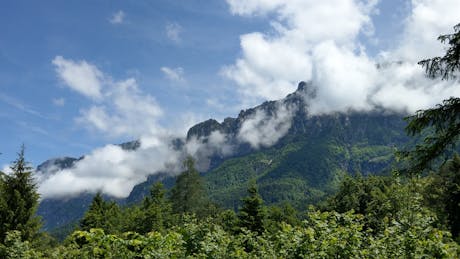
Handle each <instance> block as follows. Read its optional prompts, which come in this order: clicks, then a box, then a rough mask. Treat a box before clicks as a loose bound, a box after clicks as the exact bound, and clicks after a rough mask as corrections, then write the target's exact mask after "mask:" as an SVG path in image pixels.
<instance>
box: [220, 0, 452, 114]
mask: <svg viewBox="0 0 460 259" xmlns="http://www.w3.org/2000/svg"><path fill="white" fill-rule="evenodd" d="M227 3H228V4H229V6H230V10H231V12H232V13H233V14H235V15H244V16H249V17H251V16H257V15H265V17H266V18H268V19H270V24H271V26H272V31H271V32H264V33H262V32H253V33H249V34H245V35H242V36H241V53H242V54H241V57H239V58H238V59H237V60H236V61H235V63H234V64H233V65H230V66H225V67H224V68H223V69H222V74H223V75H224V76H226V77H227V78H229V79H231V80H233V81H234V82H235V83H236V84H237V86H238V91H239V93H240V94H241V98H242V99H243V103H252V104H254V103H258V102H260V101H261V100H267V99H279V98H283V97H284V96H286V95H287V94H288V93H290V92H292V91H294V90H295V86H296V84H297V82H299V81H311V82H312V83H313V86H314V87H316V98H314V99H313V100H309V101H308V102H309V103H310V105H309V111H310V113H311V114H318V113H329V112H335V111H348V110H360V111H367V110H371V109H374V108H375V107H376V106H378V107H384V108H387V109H391V110H397V111H408V112H414V111H415V110H417V109H423V108H428V107H430V106H432V105H434V104H436V103H439V102H441V101H442V100H443V99H445V98H448V97H450V96H451V95H456V94H457V93H458V91H459V88H460V86H459V85H458V83H455V82H441V81H439V80H435V81H432V80H429V79H426V78H425V77H424V73H423V69H422V68H421V67H420V66H419V65H417V64H416V62H417V61H418V60H420V59H422V58H425V57H432V56H434V55H442V53H443V51H444V50H445V49H443V46H442V45H441V44H440V43H439V42H438V41H437V40H436V38H437V36H438V35H440V34H443V33H449V32H452V27H453V26H454V25H455V24H457V23H458V22H459V20H458V17H459V16H458V14H457V13H458V11H457V10H460V2H459V1H456V0H413V1H412V5H411V6H412V11H411V12H410V15H409V16H408V17H407V20H406V21H405V23H404V24H405V29H404V30H403V35H402V36H401V37H400V39H402V40H401V42H400V44H399V46H398V47H397V48H395V49H390V50H384V51H382V53H381V55H379V56H378V57H377V58H373V57H370V56H368V54H367V53H366V50H365V48H364V47H363V46H362V44H361V43H360V41H359V39H360V37H358V36H360V35H364V36H368V37H373V36H372V35H373V30H374V27H373V24H372V15H373V14H374V13H377V12H378V5H377V4H378V3H377V1H372V0H369V1H366V0H324V1H320V2H318V1H313V0H293V1H281V0H253V1H244V0H227ZM395 38H397V37H395ZM395 61H402V63H394V62H395ZM377 64H380V67H379V68H377ZM391 96H393V98H391Z"/></svg>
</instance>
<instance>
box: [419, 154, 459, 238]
mask: <svg viewBox="0 0 460 259" xmlns="http://www.w3.org/2000/svg"><path fill="white" fill-rule="evenodd" d="M430 178H431V182H429V184H428V186H427V188H426V191H425V198H426V200H427V202H428V206H429V207H430V208H432V209H433V210H434V211H436V212H437V215H438V217H439V218H440V219H441V220H444V221H446V222H445V224H446V225H447V226H448V228H449V229H450V231H451V232H452V235H453V236H454V237H459V236H460V156H459V155H458V154H455V155H454V157H453V158H452V159H451V160H449V161H447V162H446V163H445V164H444V165H443V166H442V167H441V168H440V170H439V172H438V173H436V174H433V175H431V176H430Z"/></svg>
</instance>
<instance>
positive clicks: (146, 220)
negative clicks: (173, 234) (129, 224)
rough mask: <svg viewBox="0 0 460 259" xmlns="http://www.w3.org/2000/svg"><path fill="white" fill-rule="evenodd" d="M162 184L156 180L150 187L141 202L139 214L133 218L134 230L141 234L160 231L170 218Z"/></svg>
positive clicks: (169, 208) (169, 209)
mask: <svg viewBox="0 0 460 259" xmlns="http://www.w3.org/2000/svg"><path fill="white" fill-rule="evenodd" d="M165 193H166V191H165V189H164V187H163V184H162V183H160V182H157V183H156V184H154V185H152V187H151V189H150V196H148V197H146V198H145V199H144V201H143V202H142V206H141V211H140V216H139V217H137V218H136V219H135V221H136V226H135V231H136V232H139V233H141V234H145V233H148V232H150V231H152V230H155V231H160V230H162V229H163V228H165V227H166V226H167V225H168V224H169V223H170V222H169V221H170V220H171V212H172V211H171V204H170V203H169V201H168V200H167V199H166V197H165Z"/></svg>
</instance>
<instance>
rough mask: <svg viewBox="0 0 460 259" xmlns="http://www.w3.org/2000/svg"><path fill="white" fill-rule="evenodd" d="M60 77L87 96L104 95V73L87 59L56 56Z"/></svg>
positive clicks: (56, 65) (98, 96)
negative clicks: (102, 91)
mask: <svg viewBox="0 0 460 259" xmlns="http://www.w3.org/2000/svg"><path fill="white" fill-rule="evenodd" d="M52 63H53V65H54V66H55V69H56V72H57V74H58V77H59V78H60V79H61V80H62V81H63V82H64V84H65V85H66V86H68V87H69V88H71V89H72V90H74V91H76V92H78V93H80V94H83V95H84V96H86V97H90V98H93V99H99V98H101V97H102V94H101V90H102V85H103V83H104V82H103V74H102V72H101V71H99V69H97V67H95V66H94V65H91V64H89V63H87V62H86V61H84V60H82V61H73V60H69V59H64V58H63V57H62V56H56V57H55V58H54V59H53V61H52Z"/></svg>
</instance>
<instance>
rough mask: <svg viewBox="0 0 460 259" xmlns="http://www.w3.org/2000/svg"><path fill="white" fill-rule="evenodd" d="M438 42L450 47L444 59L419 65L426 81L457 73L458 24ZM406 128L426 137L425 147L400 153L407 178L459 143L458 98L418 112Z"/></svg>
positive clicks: (459, 55)
mask: <svg viewBox="0 0 460 259" xmlns="http://www.w3.org/2000/svg"><path fill="white" fill-rule="evenodd" d="M438 40H440V41H441V42H442V43H448V44H449V45H450V46H449V48H448V49H447V51H446V54H445V55H444V56H443V57H434V58H431V59H426V60H422V61H420V62H419V64H420V65H422V66H423V67H425V69H426V73H427V75H428V76H429V77H432V78H435V77H441V78H442V79H446V80H447V79H455V78H456V75H457V74H458V73H459V72H460V24H457V25H456V26H455V27H454V33H453V34H447V35H441V36H439V38H438ZM406 120H408V121H409V124H408V125H407V127H406V131H407V133H408V134H409V135H411V136H415V135H420V134H422V133H426V134H427V135H428V136H426V137H425V139H424V143H422V144H419V145H417V146H416V148H415V149H414V150H411V151H406V152H401V154H402V155H403V156H404V157H408V158H409V160H410V166H409V167H408V168H407V169H406V171H407V172H408V173H410V174H419V173H421V172H423V171H424V170H426V169H429V168H430V166H431V164H432V163H433V161H434V160H435V159H436V158H439V157H440V156H441V155H443V154H444V153H445V151H446V150H448V148H449V147H451V146H453V145H455V144H456V143H457V142H458V138H459V134H460V98H458V97H451V98H449V99H447V100H444V101H443V103H442V104H439V105H437V106H436V108H432V109H427V110H421V111H417V113H416V114H415V115H413V116H410V117H407V118H406Z"/></svg>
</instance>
